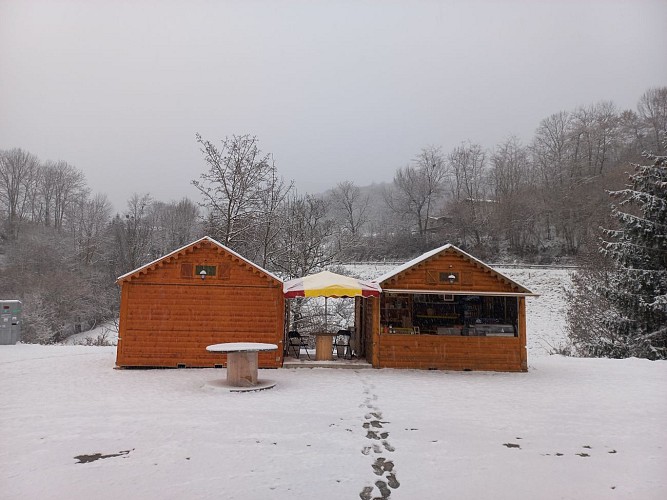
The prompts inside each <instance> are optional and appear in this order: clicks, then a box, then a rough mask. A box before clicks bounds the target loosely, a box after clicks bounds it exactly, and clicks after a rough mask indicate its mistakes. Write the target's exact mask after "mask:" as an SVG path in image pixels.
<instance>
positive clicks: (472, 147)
mask: <svg viewBox="0 0 667 500" xmlns="http://www.w3.org/2000/svg"><path fill="white" fill-rule="evenodd" d="M447 162H448V167H449V172H450V176H451V183H450V185H451V194H452V202H453V206H452V208H450V212H451V214H452V215H453V216H454V220H455V221H456V225H457V226H458V231H459V237H460V238H461V239H462V241H463V243H464V244H465V243H467V235H468V234H472V235H473V236H474V244H475V245H477V246H479V245H480V244H481V243H482V238H483V235H484V234H485V232H486V226H487V225H488V219H489V214H490V209H489V207H488V205H489V204H490V203H492V201H491V200H488V199H487V197H486V153H485V152H484V150H483V149H482V147H481V146H480V145H479V144H472V143H463V144H461V145H460V146H458V147H457V148H455V149H454V150H453V151H452V152H451V153H450V154H449V155H448V156H447Z"/></svg>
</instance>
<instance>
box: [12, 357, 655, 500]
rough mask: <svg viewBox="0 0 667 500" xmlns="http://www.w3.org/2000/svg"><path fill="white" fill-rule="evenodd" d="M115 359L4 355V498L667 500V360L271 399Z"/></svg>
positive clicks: (373, 384) (287, 387)
mask: <svg viewBox="0 0 667 500" xmlns="http://www.w3.org/2000/svg"><path fill="white" fill-rule="evenodd" d="M114 354H115V353H114V348H113V347H85V346H39V345H16V346H0V378H1V380H2V384H0V401H2V405H0V436H1V440H0V442H1V445H0V497H1V498H3V499H27V498H40V499H62V498H68V499H69V498H76V499H78V498H96V499H107V498H108V499H117V498H132V499H135V498H137V499H158V498H159V499H171V498H173V499H182V498H198V499H199V498H211V499H219V498H225V499H264V498H272V499H273V498H275V499H313V498H317V499H332V500H334V499H342V498H350V499H353V498H370V497H371V496H372V497H381V496H382V495H381V492H382V491H385V494H386V492H387V491H389V492H390V493H391V495H390V498H392V499H400V498H403V499H417V498H420V499H421V498H429V499H430V498H457V499H485V498H489V499H512V500H515V499H535V498H540V499H557V498H568V499H592V498H593V499H598V498H623V499H628V498H632V499H664V498H667V475H665V470H667V446H666V444H667V439H666V438H667V430H666V428H665V415H667V384H666V383H665V382H666V381H667V363H665V362H651V361H645V360H638V359H629V360H607V359H600V360H598V359H573V358H563V357H560V356H550V357H548V356H543V357H534V358H533V359H532V360H531V367H530V370H529V372H528V373H513V374H505V373H484V372H442V371H416V370H335V369H322V368H320V369H291V370H290V369H280V370H260V378H268V379H272V380H275V381H277V386H276V387H275V388H274V389H272V390H269V391H262V392H257V393H247V394H232V393H228V392H225V391H224V390H222V389H220V388H218V387H215V386H212V385H209V384H208V383H209V382H211V381H214V380H216V379H220V378H223V377H224V376H225V370H224V369H218V370H215V369H200V370H195V369H192V370H114V369H112V368H113V363H114ZM98 454H99V455H98ZM77 457H79V458H77ZM96 458H97V459H96ZM379 481H382V482H379ZM376 483H377V484H376ZM385 484H386V486H385ZM389 485H393V486H394V488H391V487H390V486H389ZM366 488H368V489H366ZM364 492H368V495H367V496H361V495H363V494H364Z"/></svg>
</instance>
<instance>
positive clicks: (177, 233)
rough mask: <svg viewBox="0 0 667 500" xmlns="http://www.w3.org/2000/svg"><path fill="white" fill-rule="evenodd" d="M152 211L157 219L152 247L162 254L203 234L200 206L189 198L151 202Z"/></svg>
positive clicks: (152, 214) (152, 237) (153, 216)
mask: <svg viewBox="0 0 667 500" xmlns="http://www.w3.org/2000/svg"><path fill="white" fill-rule="evenodd" d="M150 212H151V217H152V218H153V219H154V220H155V228H154V231H153V234H152V236H151V239H152V248H154V249H155V251H157V252H159V253H160V254H165V253H169V252H171V251H173V250H175V249H176V248H180V247H182V246H184V245H186V244H187V243H189V242H191V241H193V240H195V239H197V238H198V237H201V236H202V235H203V228H202V225H201V222H200V220H199V208H198V207H197V205H196V204H195V203H194V202H193V201H191V200H190V199H188V198H183V199H181V200H180V201H177V202H176V201H172V202H169V203H164V202H161V201H155V202H153V203H151V207H150Z"/></svg>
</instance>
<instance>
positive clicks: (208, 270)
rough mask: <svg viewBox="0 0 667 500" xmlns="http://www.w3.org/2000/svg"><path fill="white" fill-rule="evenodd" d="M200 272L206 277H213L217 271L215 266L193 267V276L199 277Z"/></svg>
mask: <svg viewBox="0 0 667 500" xmlns="http://www.w3.org/2000/svg"><path fill="white" fill-rule="evenodd" d="M202 271H204V272H205V273H206V276H215V273H216V271H217V267H216V266H196V267H195V274H196V275H197V276H201V274H202Z"/></svg>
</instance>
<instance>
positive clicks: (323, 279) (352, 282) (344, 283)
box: [283, 271, 382, 299]
mask: <svg viewBox="0 0 667 500" xmlns="http://www.w3.org/2000/svg"><path fill="white" fill-rule="evenodd" d="M381 291H382V289H381V288H380V286H379V285H378V284H377V283H373V282H370V281H364V280H360V279H357V278H350V277H349V276H343V275H342V274H336V273H332V272H329V271H322V272H321V273H317V274H311V275H309V276H306V277H304V278H296V279H293V280H289V281H285V282H284V283H283V292H284V294H285V298H288V299H291V298H294V297H379V296H380V292H381Z"/></svg>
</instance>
